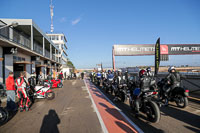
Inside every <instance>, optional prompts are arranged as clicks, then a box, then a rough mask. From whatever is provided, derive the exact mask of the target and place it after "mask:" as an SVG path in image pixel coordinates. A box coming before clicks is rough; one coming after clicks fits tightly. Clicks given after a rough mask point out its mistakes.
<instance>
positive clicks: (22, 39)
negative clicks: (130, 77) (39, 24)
mask: <svg viewBox="0 0 200 133" xmlns="http://www.w3.org/2000/svg"><path fill="white" fill-rule="evenodd" d="M10 30H11V31H13V34H10ZM0 37H2V38H4V39H7V40H9V41H11V42H15V43H17V44H18V45H20V46H23V47H26V48H28V49H31V41H30V39H29V38H28V37H27V36H25V35H22V34H20V33H19V32H18V31H16V30H14V29H13V28H11V27H6V28H3V29H0Z"/></svg>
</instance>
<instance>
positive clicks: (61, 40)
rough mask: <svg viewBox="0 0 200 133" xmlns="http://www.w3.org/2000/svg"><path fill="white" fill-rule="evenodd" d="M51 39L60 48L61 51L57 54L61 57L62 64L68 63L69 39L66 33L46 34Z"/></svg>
mask: <svg viewBox="0 0 200 133" xmlns="http://www.w3.org/2000/svg"><path fill="white" fill-rule="evenodd" d="M46 35H47V36H48V37H49V39H50V40H51V41H52V42H53V43H54V44H55V45H56V46H57V48H59V49H60V51H61V53H60V54H58V55H57V56H58V57H59V58H60V60H61V63H62V64H66V63H67V45H66V43H67V39H66V37H65V35H64V34H55V33H51V34H46Z"/></svg>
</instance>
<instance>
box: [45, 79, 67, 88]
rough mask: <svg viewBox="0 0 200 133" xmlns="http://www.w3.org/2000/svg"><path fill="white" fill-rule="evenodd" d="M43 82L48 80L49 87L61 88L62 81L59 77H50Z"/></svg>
mask: <svg viewBox="0 0 200 133" xmlns="http://www.w3.org/2000/svg"><path fill="white" fill-rule="evenodd" d="M45 82H49V83H50V84H51V88H62V87H63V83H62V82H61V80H60V79H52V80H51V81H49V80H45Z"/></svg>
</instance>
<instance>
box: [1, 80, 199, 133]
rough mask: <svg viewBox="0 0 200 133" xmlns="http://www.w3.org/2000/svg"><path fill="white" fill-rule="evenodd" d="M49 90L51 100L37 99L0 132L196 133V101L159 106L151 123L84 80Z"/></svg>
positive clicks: (67, 82)
mask: <svg viewBox="0 0 200 133" xmlns="http://www.w3.org/2000/svg"><path fill="white" fill-rule="evenodd" d="M53 90H54V91H55V94H56V97H55V99H53V100H46V99H38V100H37V101H36V102H35V103H34V104H33V106H32V107H31V111H29V112H17V113H16V114H15V115H14V116H13V118H12V119H10V120H9V121H8V122H7V123H6V124H4V125H2V126H0V133H26V132H28V133H38V132H40V133H51V132H52V133H59V132H60V133H102V132H109V133H121V132H128V133H131V132H142V131H143V132H145V133H198V132H199V133H200V103H198V102H199V101H198V100H192V99H191V100H190V101H189V106H188V107H186V108H185V109H180V108H178V107H176V105H175V104H174V103H170V105H169V106H168V107H161V108H160V110H161V119H160V122H159V123H156V124H154V123H150V122H149V121H148V120H147V119H146V116H145V115H144V116H142V117H140V118H135V117H134V116H133V113H132V112H131V110H130V107H129V104H128V102H126V103H120V102H113V98H114V96H113V95H109V94H106V93H105V92H104V90H102V89H99V88H97V87H95V86H94V85H93V84H92V83H91V82H89V81H88V80H85V82H84V80H70V81H64V87H63V88H56V89H53ZM115 105H116V107H115ZM140 129H141V130H140Z"/></svg>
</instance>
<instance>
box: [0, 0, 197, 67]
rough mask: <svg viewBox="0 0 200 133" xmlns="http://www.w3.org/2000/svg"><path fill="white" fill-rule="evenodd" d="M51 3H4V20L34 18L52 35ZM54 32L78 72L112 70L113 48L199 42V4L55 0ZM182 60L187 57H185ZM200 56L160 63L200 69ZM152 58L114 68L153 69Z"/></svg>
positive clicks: (0, 8)
mask: <svg viewBox="0 0 200 133" xmlns="http://www.w3.org/2000/svg"><path fill="white" fill-rule="evenodd" d="M49 5H50V0H20V1H19V0H18V1H15V0H1V4H0V12H1V13H0V18H30V19H33V20H34V21H35V22H36V24H37V25H38V26H39V27H40V28H41V29H42V30H43V31H44V32H49V31H50V9H49ZM53 5H54V29H55V30H54V31H55V32H63V33H64V34H65V35H66V37H67V40H68V44H67V45H68V48H69V49H68V55H69V58H70V60H71V61H72V62H73V63H74V64H75V66H76V67H77V68H93V67H96V64H99V63H101V62H102V63H103V65H104V66H105V67H111V66H112V46H113V44H154V43H155V42H156V40H157V38H158V37H160V38H161V44H164V43H167V44H179V43H181V44H190V43H191V44H195V43H197V44H200V15H199V14H200V8H199V7H200V1H199V0H53ZM183 57H184V58H183ZM199 59H200V56H197V55H195V56H170V61H168V62H161V65H181V64H189V65H200V61H197V60H199ZM153 64H154V60H153V56H141V57H138V56H133V57H116V66H117V67H125V66H138V65H153Z"/></svg>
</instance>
